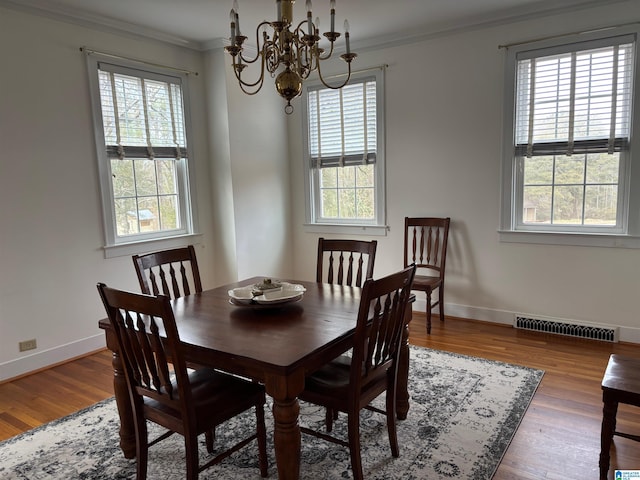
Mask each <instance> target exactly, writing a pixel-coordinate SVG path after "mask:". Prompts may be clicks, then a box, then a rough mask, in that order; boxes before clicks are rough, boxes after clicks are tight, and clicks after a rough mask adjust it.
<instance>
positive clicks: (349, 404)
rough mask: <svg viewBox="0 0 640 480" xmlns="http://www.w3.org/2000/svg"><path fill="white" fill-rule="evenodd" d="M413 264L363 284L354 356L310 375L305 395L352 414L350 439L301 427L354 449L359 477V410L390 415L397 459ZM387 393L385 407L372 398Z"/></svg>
mask: <svg viewBox="0 0 640 480" xmlns="http://www.w3.org/2000/svg"><path fill="white" fill-rule="evenodd" d="M415 270H416V269H415V266H414V265H412V266H410V267H408V268H405V269H403V270H401V271H400V272H397V273H394V274H392V275H389V276H386V277H383V278H380V279H378V280H374V279H371V278H370V279H368V280H366V281H365V283H364V287H363V290H362V296H361V298H360V306H359V309H358V316H357V321H356V329H355V334H354V340H353V348H352V350H351V355H342V356H340V357H338V358H336V359H335V360H333V361H331V362H330V363H328V364H327V365H325V366H323V367H322V368H320V369H319V370H318V371H316V372H314V373H312V374H311V375H309V376H307V377H306V379H305V387H304V391H303V392H302V394H301V395H300V399H301V400H304V401H307V402H310V403H313V404H316V405H320V406H322V407H325V408H326V409H327V410H329V411H336V412H345V413H346V414H347V425H348V441H345V440H343V439H340V438H337V437H335V436H333V435H328V434H326V433H323V432H319V431H316V430H312V429H310V428H307V427H301V428H300V430H301V431H302V432H303V433H305V434H309V435H313V436H316V437H319V438H322V439H325V440H328V441H331V442H335V443H337V444H340V445H343V446H345V447H349V452H350V455H351V468H352V470H353V476H354V478H355V479H356V480H360V479H362V478H363V472H362V459H361V453H360V410H362V409H363V408H366V409H369V410H373V411H375V412H378V413H382V414H385V415H386V422H387V432H388V435H389V443H390V446H391V454H392V455H393V456H394V457H398V456H399V454H400V452H399V448H398V438H397V433H396V418H395V412H396V383H397V374H398V361H399V353H400V345H401V342H402V335H403V331H404V330H405V326H406V317H405V309H406V308H407V304H408V300H409V297H410V295H411V286H412V283H413V278H414V275H415ZM383 392H386V401H385V408H384V410H383V409H381V408H378V407H375V406H373V405H370V404H371V402H372V401H373V400H374V399H375V398H376V397H378V396H379V395H381V394H382V393H383Z"/></svg>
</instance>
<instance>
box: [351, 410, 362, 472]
mask: <svg viewBox="0 0 640 480" xmlns="http://www.w3.org/2000/svg"><path fill="white" fill-rule="evenodd" d="M348 422H349V423H348V425H349V453H350V454H351V470H353V478H354V480H363V479H364V474H363V473H362V457H361V455H360V415H359V413H358V411H357V410H356V412H355V413H350V414H349V420H348Z"/></svg>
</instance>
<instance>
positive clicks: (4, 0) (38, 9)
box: [0, 0, 629, 53]
mask: <svg viewBox="0 0 640 480" xmlns="http://www.w3.org/2000/svg"><path fill="white" fill-rule="evenodd" d="M628 1H629V0H573V1H571V2H570V3H569V4H566V3H565V4H564V5H562V6H558V1H557V0H548V1H546V2H543V3H538V4H536V5H535V6H528V7H527V6H525V7H516V8H512V9H510V10H505V11H504V12H502V13H501V14H500V15H499V16H498V17H496V16H495V15H491V16H489V15H484V16H477V17H474V18H472V19H468V20H466V21H464V22H460V21H451V22H444V23H442V22H441V23H437V24H432V25H429V26H425V27H422V28H419V29H415V30H412V31H404V32H401V33H398V34H391V35H383V36H377V37H374V38H370V39H364V40H360V41H358V40H354V39H352V47H353V50H355V51H358V52H365V51H372V50H379V49H383V48H390V47H396V46H401V45H406V44H411V43H418V42H422V41H425V40H430V39H434V38H439V37H445V36H449V35H454V34H459V33H464V32H470V31H474V30H479V29H484V28H490V27H495V26H500V25H506V24H509V23H516V22H520V21H524V20H531V19H536V18H544V17H549V16H553V15H559V14H563V13H567V12H575V11H576V10H584V9H588V8H594V7H606V6H608V5H613V4H616V3H624V2H628ZM0 7H6V8H9V9H13V10H19V11H22V12H26V13H30V14H34V15H40V16H45V17H48V18H53V19H55V20H59V21H62V22H66V23H71V24H75V25H79V26H84V27H87V28H91V29H94V30H96V29H98V30H101V31H104V32H107V33H118V34H121V35H123V34H124V35H127V36H131V37H134V38H146V39H149V38H150V39H153V40H157V41H160V42H164V43H169V44H172V45H177V46H180V47H184V48H189V49H191V50H196V51H207V50H211V49H217V48H221V47H223V46H224V45H225V44H228V39H223V38H214V39H211V40H208V41H204V42H195V41H192V40H187V39H185V38H181V37H177V36H173V35H169V34H167V33H165V32H162V31H160V30H156V29H152V28H148V27H141V26H139V25H136V24H133V23H129V22H124V21H120V20H115V19H112V18H108V17H104V16H99V15H92V14H89V13H86V12H81V11H77V10H74V9H69V8H64V7H61V6H60V5H50V4H47V3H43V2H42V1H38V0H0ZM225 42H226V43H225ZM247 47H249V45H247ZM254 48H255V47H254ZM337 53H340V51H339V50H338V51H337Z"/></svg>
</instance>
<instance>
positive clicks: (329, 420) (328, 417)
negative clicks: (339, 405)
mask: <svg viewBox="0 0 640 480" xmlns="http://www.w3.org/2000/svg"><path fill="white" fill-rule="evenodd" d="M324 416H325V418H324V425H325V428H326V430H327V432H330V431H331V430H333V410H331V409H330V408H326V409H325V412H324Z"/></svg>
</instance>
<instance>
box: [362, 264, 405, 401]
mask: <svg viewBox="0 0 640 480" xmlns="http://www.w3.org/2000/svg"><path fill="white" fill-rule="evenodd" d="M415 271H416V268H415V266H414V265H411V266H410V267H407V268H405V269H403V270H402V271H400V272H398V273H395V274H392V275H389V276H387V277H384V278H380V279H378V280H373V279H368V280H366V281H365V283H364V287H363V290H362V297H361V300H360V308H359V310H358V320H357V325H356V332H355V335H354V346H353V360H352V367H351V384H352V385H353V386H354V389H353V390H352V391H353V392H354V393H353V394H354V395H355V397H358V396H359V395H360V393H359V386H361V385H364V384H366V383H367V381H368V377H371V376H372V377H375V376H376V375H378V373H377V372H378V371H385V372H386V370H387V366H388V364H389V362H393V361H397V359H398V354H399V351H400V344H401V341H402V334H403V331H404V329H405V325H406V318H405V311H406V308H408V307H407V304H408V302H409V297H410V296H411V287H412V285H413V278H414V275H415Z"/></svg>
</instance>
